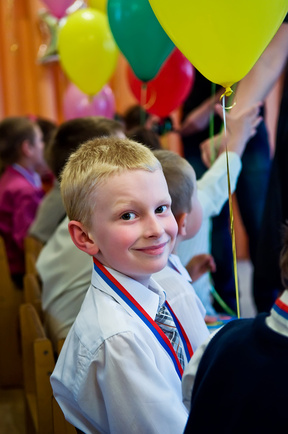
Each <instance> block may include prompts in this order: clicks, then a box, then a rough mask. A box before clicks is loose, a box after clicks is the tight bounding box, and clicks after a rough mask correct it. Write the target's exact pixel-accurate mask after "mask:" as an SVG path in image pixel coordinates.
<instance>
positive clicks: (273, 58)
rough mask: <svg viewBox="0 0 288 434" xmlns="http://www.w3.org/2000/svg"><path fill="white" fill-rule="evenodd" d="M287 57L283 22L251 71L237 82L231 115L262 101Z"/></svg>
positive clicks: (286, 31) (287, 33)
mask: <svg viewBox="0 0 288 434" xmlns="http://www.w3.org/2000/svg"><path fill="white" fill-rule="evenodd" d="M287 58H288V23H286V22H284V23H283V24H282V25H281V26H280V28H279V30H278V32H277V33H276V35H275V36H274V38H273V39H272V41H271V42H270V44H269V45H268V47H267V48H266V49H265V51H264V52H263V54H262V55H261V57H260V58H259V59H258V61H257V62H256V64H255V65H254V67H253V68H252V69H251V71H250V72H249V73H248V74H247V75H246V76H245V77H244V78H243V79H242V80H241V81H240V82H239V83H238V85H237V89H236V92H235V98H234V101H235V102H236V105H235V106H234V107H233V108H232V109H231V115H232V114H233V115H234V114H237V113H241V112H242V111H243V110H245V109H247V108H248V107H250V106H251V105H253V104H254V103H256V102H257V101H263V100H264V99H265V98H266V96H267V95H268V93H269V91H270V90H271V89H272V87H273V85H274V84H275V83H276V81H277V80H278V78H279V76H280V75H281V73H282V72H283V70H284V67H285V65H286V61H287Z"/></svg>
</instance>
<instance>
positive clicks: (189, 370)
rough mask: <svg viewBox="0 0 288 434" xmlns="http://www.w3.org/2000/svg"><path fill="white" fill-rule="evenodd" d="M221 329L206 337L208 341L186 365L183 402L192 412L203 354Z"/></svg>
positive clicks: (183, 379)
mask: <svg viewBox="0 0 288 434" xmlns="http://www.w3.org/2000/svg"><path fill="white" fill-rule="evenodd" d="M219 330H220V329H217V330H216V331H214V332H213V333H211V334H210V335H209V337H208V338H207V339H206V341H205V342H203V344H202V345H200V346H199V347H198V348H197V350H196V351H195V353H194V354H193V356H192V358H191V359H190V362H189V363H188V365H187V366H186V368H185V371H184V373H183V377H182V398H183V403H184V405H185V407H186V408H187V410H188V411H189V412H190V408H191V398H192V391H193V386H194V382H195V377H196V373H197V369H198V366H199V364H200V362H201V359H202V356H203V354H204V352H205V350H206V348H207V346H208V344H209V342H210V341H211V339H212V338H213V336H214V335H215V334H216V333H217V332H218V331H219Z"/></svg>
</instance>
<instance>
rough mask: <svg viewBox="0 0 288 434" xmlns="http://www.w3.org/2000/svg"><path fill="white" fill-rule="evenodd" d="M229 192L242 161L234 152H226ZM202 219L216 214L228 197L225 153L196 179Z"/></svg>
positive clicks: (233, 189) (233, 188) (235, 182)
mask: <svg viewBox="0 0 288 434" xmlns="http://www.w3.org/2000/svg"><path fill="white" fill-rule="evenodd" d="M228 161H229V173H230V185H231V192H232V193H233V192H234V191H235V188H236V184H237V180H238V176H239V174H240V171H241V168H242V163H241V159H240V157H239V156H238V155H237V154H236V153H235V152H228ZM197 189H198V197H199V201H200V203H201V205H202V208H203V219H205V218H209V217H213V216H215V215H218V214H219V213H220V211H221V209H222V207H223V205H224V203H225V202H226V200H227V199H228V182H227V161H226V153H225V152H224V153H222V154H221V155H220V156H219V157H218V158H217V160H216V161H215V163H214V164H213V165H212V166H211V167H210V169H209V170H207V172H206V173H205V174H204V175H203V176H202V177H201V178H200V179H199V180H198V181H197Z"/></svg>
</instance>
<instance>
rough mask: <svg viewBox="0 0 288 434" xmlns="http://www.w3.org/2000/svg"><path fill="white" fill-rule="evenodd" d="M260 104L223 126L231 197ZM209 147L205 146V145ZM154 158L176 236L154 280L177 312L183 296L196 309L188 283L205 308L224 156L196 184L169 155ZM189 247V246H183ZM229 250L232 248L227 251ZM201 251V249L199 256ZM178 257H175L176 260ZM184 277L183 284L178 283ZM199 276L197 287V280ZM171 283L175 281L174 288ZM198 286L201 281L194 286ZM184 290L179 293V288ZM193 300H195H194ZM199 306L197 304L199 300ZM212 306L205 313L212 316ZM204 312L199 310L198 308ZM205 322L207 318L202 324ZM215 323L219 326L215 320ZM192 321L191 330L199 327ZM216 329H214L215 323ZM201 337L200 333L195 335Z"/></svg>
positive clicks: (224, 190)
mask: <svg viewBox="0 0 288 434" xmlns="http://www.w3.org/2000/svg"><path fill="white" fill-rule="evenodd" d="M258 111H259V104H256V105H254V106H253V107H252V108H249V109H247V110H246V111H245V112H244V113H243V114H242V115H241V116H239V117H238V118H237V119H235V120H233V121H230V119H229V117H228V119H227V126H228V125H229V129H230V138H229V145H228V151H229V152H228V158H229V166H230V178H231V179H230V182H231V190H232V192H233V190H234V188H235V186H236V182H237V177H238V174H239V172H240V170H241V160H240V157H241V155H242V153H243V151H244V148H245V143H246V141H247V140H248V138H249V137H251V136H252V135H253V134H254V132H255V128H256V126H257V124H258V123H259V122H260V121H261V117H259V116H258ZM206 145H207V146H209V141H208V142H207V143H206ZM154 154H155V155H156V157H157V158H158V159H159V161H160V162H161V164H162V168H163V172H164V175H165V178H166V181H167V184H168V189H169V193H170V196H171V198H172V212H173V214H174V216H175V218H176V221H177V223H178V236H177V241H176V243H175V247H174V250H173V254H171V255H170V257H169V261H168V267H166V268H165V269H163V270H161V271H160V272H159V273H157V275H156V276H154V277H155V279H156V280H157V282H158V283H159V284H160V285H161V286H163V288H165V291H166V293H167V297H168V300H170V303H171V305H172V307H173V309H174V310H175V312H176V313H177V311H178V308H177V303H178V302H180V303H181V304H182V303H183V297H184V294H186V295H185V297H186V302H187V304H189V305H191V306H193V305H194V306H195V301H194V300H195V293H194V290H193V288H192V287H191V283H192V280H193V282H194V281H196V282H195V284H194V283H193V286H194V285H195V286H196V288H197V295H199V298H200V299H201V300H203V301H204V307H205V308H208V309H209V307H210V306H209V305H211V303H210V300H209V288H210V285H209V278H208V275H207V271H212V272H213V271H215V264H214V261H213V258H212V257H211V255H209V254H208V253H207V252H209V249H208V245H209V230H208V226H209V218H210V217H211V216H212V215H213V214H215V212H216V211H218V212H220V210H221V207H222V206H223V204H224V202H225V200H227V196H228V186H227V163H226V155H225V154H224V153H223V154H221V155H220V156H219V157H218V158H217V160H216V161H215V163H214V164H213V165H212V166H211V168H210V169H209V170H208V171H207V173H206V174H205V175H204V176H203V177H202V178H201V179H200V180H199V181H197V182H196V176H195V172H194V169H193V168H192V166H191V165H190V164H189V163H188V161H187V160H186V159H184V158H182V157H180V156H179V155H177V154H175V153H173V152H171V151H164V150H159V151H154ZM187 243H188V244H187ZM183 244H184V245H185V246H186V247H187V248H188V253H189V254H190V257H192V259H191V260H190V261H189V262H187V264H186V268H184V266H183V265H182V263H181V259H182V258H181V254H180V255H179V250H180V251H181V248H182V246H183ZM231 248H232V247H231ZM201 249H203V250H202V251H201ZM178 255H179V256H180V257H179V256H178ZM183 277H184V279H183ZM199 277H200V279H199V280H201V281H202V282H201V284H200V286H198V282H197V279H198V278H199ZM175 279H176V281H178V282H179V284H178V285H177V284H176V283H175ZM183 280H186V292H185V291H184V284H183ZM199 283H200V282H199ZM180 284H181V288H182V287H183V291H182V290H181V292H180V291H179V289H178V288H179V285H180ZM196 299H197V298H196ZM198 304H199V300H198ZM211 309H212V306H211V308H210V310H208V313H211ZM202 310H203V308H202ZM192 313H193V312H191V315H190V316H189V317H187V318H186V321H187V323H186V321H185V323H184V324H185V325H184V327H186V328H187V329H191V328H192V327H193V318H192ZM206 320H207V319H206ZM218 323H219V321H218ZM200 324H201V322H200V321H197V322H196V324H195V325H194V327H196V330H197V327H199V325H200ZM218 325H219V324H218ZM199 338H201V334H199Z"/></svg>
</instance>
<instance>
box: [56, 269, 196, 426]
mask: <svg viewBox="0 0 288 434" xmlns="http://www.w3.org/2000/svg"><path fill="white" fill-rule="evenodd" d="M107 270H108V271H109V272H110V273H111V274H112V276H113V277H114V278H116V279H117V280H118V282H119V283H120V284H121V285H122V286H124V288H125V289H126V290H127V291H128V292H129V293H130V294H131V295H132V297H134V299H135V300H136V301H137V302H138V303H139V304H140V305H141V306H142V307H143V308H144V309H145V311H146V312H147V313H148V314H149V315H150V316H151V318H153V319H154V318H155V315H156V312H157V309H158V306H159V302H162V301H163V298H164V297H165V294H164V292H163V290H162V288H161V287H160V286H159V285H158V284H157V283H156V282H155V281H154V280H153V279H150V283H149V287H151V288H153V289H152V290H151V289H148V288H147V287H145V286H143V285H142V284H140V283H139V282H136V281H135V280H133V279H131V278H128V277H126V276H124V275H122V274H120V273H118V272H115V271H113V270H111V269H107ZM179 320H180V321H181V319H180V318H179ZM51 384H52V387H53V392H54V395H55V397H56V399H57V401H58V402H59V404H60V406H61V408H62V410H63V412H64V415H65V417H66V418H67V420H68V421H69V422H70V423H72V424H73V425H74V426H76V427H77V428H79V429H81V430H82V431H83V432H85V434H90V433H94V432H95V431H96V430H99V431H100V432H101V433H119V434H120V433H121V434H123V433H129V434H132V433H135V434H136V433H137V434H141V433H143V434H147V433H149V434H152V433H158V434H163V433H173V434H177V433H179V434H180V433H183V431H184V427H185V424H186V422H187V416H188V412H187V410H186V408H185V407H184V405H183V403H182V394H181V380H180V378H179V376H178V374H177V372H176V370H175V367H174V364H173V362H172V360H171V359H170V356H169V355H168V353H167V352H166V350H165V349H164V348H163V347H162V345H161V344H160V343H159V341H158V340H157V338H156V337H155V335H154V334H153V333H152V332H151V330H150V329H149V328H148V327H147V325H146V324H145V323H144V322H143V321H142V319H141V318H139V317H138V315H137V314H136V313H135V312H134V311H133V310H132V309H131V308H130V307H129V306H128V304H126V303H125V302H124V301H123V300H122V299H121V298H120V297H119V296H118V295H117V294H116V292H115V291H114V290H113V289H111V288H110V286H109V285H108V284H107V283H106V282H105V281H104V280H103V279H102V278H101V277H100V276H99V275H98V273H96V272H95V270H93V275H92V284H91V286H90V288H89V290H88V292H87V294H86V296H85V300H84V302H83V304H82V307H81V310H80V313H79V314H78V316H77V318H76V320H75V323H74V324H73V326H72V328H71V330H70V332H69V334H68V336H67V338H66V340H65V344H64V346H63V348H62V351H61V353H60V357H59V359H58V361H57V364H56V367H55V370H54V372H53V374H52V376H51Z"/></svg>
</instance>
